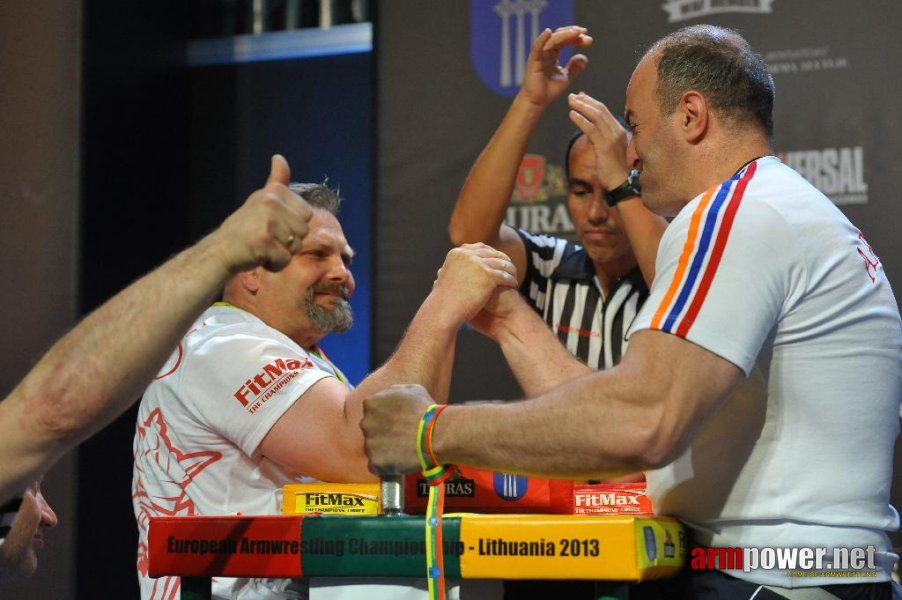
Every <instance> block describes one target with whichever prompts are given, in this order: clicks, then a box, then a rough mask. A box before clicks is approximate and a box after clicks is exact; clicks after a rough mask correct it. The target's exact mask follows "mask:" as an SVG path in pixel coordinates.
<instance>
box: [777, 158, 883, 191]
mask: <svg viewBox="0 0 902 600" xmlns="http://www.w3.org/2000/svg"><path fill="white" fill-rule="evenodd" d="M780 160H782V161H783V163H784V164H785V165H787V166H789V167H791V168H793V169H795V170H796V171H798V173H799V174H800V175H801V176H802V177H804V178H805V179H807V180H808V181H809V182H811V185H813V186H814V187H816V188H817V189H819V190H820V191H821V192H823V193H824V195H825V196H828V197H829V198H830V200H832V201H833V203H834V204H866V203H867V201H868V184H867V182H866V181H865V180H864V149H863V148H862V147H861V146H852V147H846V148H821V149H818V150H793V151H791V152H784V153H782V154H780Z"/></svg>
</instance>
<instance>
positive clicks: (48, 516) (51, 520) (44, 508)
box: [38, 495, 59, 527]
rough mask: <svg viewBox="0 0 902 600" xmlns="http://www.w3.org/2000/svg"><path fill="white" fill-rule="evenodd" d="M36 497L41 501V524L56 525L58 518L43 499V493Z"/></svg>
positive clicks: (43, 525)
mask: <svg viewBox="0 0 902 600" xmlns="http://www.w3.org/2000/svg"><path fill="white" fill-rule="evenodd" d="M38 499H39V500H40V503H41V526H42V527H56V524H57V523H58V522H59V519H58V518H57V516H56V513H55V512H54V511H53V508H51V506H50V504H49V503H48V502H47V500H45V499H44V496H43V495H41V496H39V498H38Z"/></svg>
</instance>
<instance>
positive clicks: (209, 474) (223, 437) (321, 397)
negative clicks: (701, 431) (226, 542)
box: [132, 184, 516, 600]
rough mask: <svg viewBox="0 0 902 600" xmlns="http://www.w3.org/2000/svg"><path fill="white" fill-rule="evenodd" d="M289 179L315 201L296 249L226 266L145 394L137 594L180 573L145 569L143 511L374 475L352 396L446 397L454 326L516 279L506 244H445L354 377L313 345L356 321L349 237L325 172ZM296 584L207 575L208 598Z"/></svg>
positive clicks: (274, 508)
mask: <svg viewBox="0 0 902 600" xmlns="http://www.w3.org/2000/svg"><path fill="white" fill-rule="evenodd" d="M289 187H290V189H291V190H292V191H294V192H295V193H296V194H298V195H300V196H301V197H303V198H304V199H305V200H306V201H307V202H308V203H309V205H310V207H311V208H312V209H313V216H312V218H311V219H310V221H309V224H308V233H307V235H306V236H305V237H304V238H303V240H302V241H301V243H300V249H299V250H298V252H297V253H296V254H295V255H294V257H293V258H292V259H291V262H290V263H289V264H288V265H287V266H286V267H285V268H284V269H283V270H282V271H280V272H279V273H271V272H269V271H267V270H266V269H265V268H262V267H258V268H255V269H252V270H249V271H244V272H242V273H239V274H238V275H236V276H235V277H233V278H232V280H231V281H229V282H228V283H227V284H226V286H225V289H224V292H223V301H222V302H217V303H216V304H214V305H213V306H212V307H210V308H209V309H208V310H207V311H206V312H204V313H203V314H202V315H201V316H200V318H199V319H198V320H197V321H196V322H195V323H194V326H193V327H192V328H191V329H190V330H189V331H188V333H187V334H186V335H185V337H184V338H183V339H182V341H181V343H180V344H179V346H178V348H177V349H176V351H175V352H174V353H173V355H172V357H171V359H170V360H169V362H168V363H167V364H166V365H164V367H163V368H162V369H161V370H160V372H159V374H158V375H157V378H156V380H155V381H154V383H152V384H151V385H150V387H149V388H148V389H147V391H146V392H145V394H144V397H143V399H142V401H141V406H140V408H139V412H138V423H137V431H136V435H135V443H134V456H135V466H134V479H133V489H132V492H133V495H132V498H133V504H134V509H135V517H136V519H137V522H138V529H139V545H138V564H137V567H138V578H139V581H140V584H141V596H142V598H144V599H145V600H146V599H148V598H171V597H174V596H175V595H176V594H177V590H178V588H179V584H180V582H179V579H178V578H176V577H161V578H159V579H151V578H150V577H148V571H147V552H148V549H147V526H148V523H149V518H150V517H152V516H160V515H217V514H218V515H223V514H245V515H266V514H278V513H279V510H280V507H279V498H280V494H279V491H280V488H281V487H282V485H284V484H286V483H293V482H297V481H299V480H302V479H304V478H314V479H318V480H324V481H333V482H362V481H373V480H374V477H373V475H371V474H370V472H369V471H368V469H367V460H366V456H365V454H364V451H363V434H362V432H361V430H360V427H359V423H360V419H361V417H362V408H361V406H362V399H363V398H364V397H366V396H368V395H370V394H373V393H375V392H377V391H379V390H382V389H384V388H385V387H387V386H389V385H392V384H395V383H401V382H416V383H419V384H421V385H423V386H424V387H425V388H427V389H429V390H430V391H431V393H433V394H434V395H435V396H436V397H439V398H446V397H447V394H448V385H449V381H450V371H451V364H452V357H453V352H454V342H455V337H456V333H457V330H458V328H459V327H460V326H461V325H462V324H463V323H465V322H466V321H467V320H469V319H470V318H472V317H473V316H475V315H476V314H477V313H478V312H479V311H480V310H481V309H482V307H483V306H484V305H485V304H486V302H487V301H488V300H489V298H490V297H491V296H492V294H493V293H494V292H495V291H496V290H497V289H499V287H510V288H513V287H515V286H516V274H515V270H514V266H513V265H512V264H511V262H510V260H509V259H508V257H507V256H506V255H505V254H503V253H502V252H499V251H497V250H494V249H493V248H490V247H489V246H486V245H484V244H472V245H468V246H463V247H461V248H456V249H454V250H452V251H451V252H450V253H449V254H448V257H447V259H446V260H445V263H444V265H443V267H442V269H441V270H440V272H439V275H438V279H437V280H436V282H435V284H434V286H433V288H432V290H431V292H430V293H429V296H428V297H427V298H426V300H425V302H424V303H423V305H422V306H421V307H420V309H419V310H418V311H417V314H416V315H415V317H414V319H413V321H412V322H411V324H410V327H409V329H408V331H407V332H406V334H405V336H404V338H403V339H402V340H401V343H400V344H399V345H398V348H397V350H396V351H395V353H394V354H393V355H392V357H391V358H389V359H388V361H386V363H385V364H384V365H382V367H380V368H379V369H377V370H376V371H375V372H373V373H372V374H371V375H369V376H368V377H367V378H366V379H365V380H364V381H363V382H361V384H360V385H359V386H358V387H357V388H356V389H355V388H353V387H352V386H351V385H349V384H348V382H347V381H346V379H345V377H344V375H343V374H342V373H341V371H340V370H339V369H338V368H337V367H336V366H335V365H333V364H332V363H331V362H330V361H329V360H328V359H327V358H326V356H325V355H324V354H323V353H322V352H321V351H320V349H319V347H318V345H317V343H318V342H319V340H321V339H322V338H323V337H324V336H325V335H327V334H328V333H330V332H333V331H336V332H340V331H345V330H347V329H348V328H349V327H350V326H351V322H352V316H351V309H350V307H349V305H348V299H349V298H350V296H351V294H353V292H354V277H353V275H352V274H351V270H350V265H351V259H352V257H353V255H354V251H353V250H352V249H351V247H350V246H349V244H348V242H347V240H346V239H345V236H344V233H343V231H342V228H341V224H340V223H339V222H338V219H337V218H336V216H335V215H336V212H337V210H338V204H339V198H338V196H337V194H336V193H335V192H334V191H332V190H330V189H329V188H328V187H326V186H325V185H319V184H292V185H291V186H289ZM293 585H301V588H300V589H297V590H293V589H292V586H293ZM320 591H322V590H320ZM310 592H311V595H310V597H311V598H317V597H332V596H329V595H326V594H320V593H315V590H310ZM349 592H352V590H344V593H345V595H347V594H348V593H349ZM417 592H418V590H416V589H415V588H411V587H409V586H407V585H404V586H399V585H390V584H384V585H380V586H375V589H373V588H370V589H368V590H366V591H365V592H362V593H365V594H366V596H367V597H368V598H370V599H371V600H373V599H375V598H380V597H384V598H410V597H425V592H422V593H417ZM306 593H307V590H306V589H303V585H302V584H298V583H297V582H295V583H291V582H288V581H287V580H265V581H262V580H249V579H223V578H220V579H217V580H215V581H214V584H213V596H214V597H215V598H239V597H240V598H242V599H246V598H299V597H305V594H306ZM352 595H353V594H352ZM358 595H360V594H358ZM353 597H357V596H353Z"/></svg>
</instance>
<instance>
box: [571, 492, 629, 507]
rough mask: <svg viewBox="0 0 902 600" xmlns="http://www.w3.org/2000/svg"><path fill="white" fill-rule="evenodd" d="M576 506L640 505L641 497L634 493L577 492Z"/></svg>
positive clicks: (575, 497)
mask: <svg viewBox="0 0 902 600" xmlns="http://www.w3.org/2000/svg"><path fill="white" fill-rule="evenodd" d="M574 502H575V503H576V506H626V505H636V506H639V497H638V496H634V495H629V496H627V495H623V494H615V493H613V492H611V493H607V494H598V493H593V494H576V495H575V496H574Z"/></svg>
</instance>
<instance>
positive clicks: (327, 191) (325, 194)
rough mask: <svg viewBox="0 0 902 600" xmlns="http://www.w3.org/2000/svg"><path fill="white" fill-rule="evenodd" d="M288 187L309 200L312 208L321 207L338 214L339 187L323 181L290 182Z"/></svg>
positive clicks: (339, 203) (339, 201)
mask: <svg viewBox="0 0 902 600" xmlns="http://www.w3.org/2000/svg"><path fill="white" fill-rule="evenodd" d="M288 189H289V190H291V191H292V192H294V193H295V194H297V195H298V196H300V197H301V198H303V199H304V200H306V201H307V204H309V205H310V206H311V207H312V208H321V209H322V210H325V211H328V212H330V213H332V214H333V215H337V214H338V207H339V206H340V205H341V195H340V194H339V191H338V190H337V189H332V188H330V187H329V186H328V185H327V184H326V182H325V181H324V182H322V183H289V184H288Z"/></svg>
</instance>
